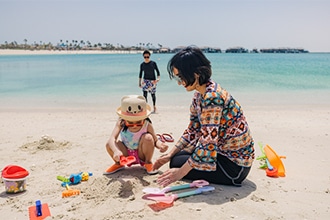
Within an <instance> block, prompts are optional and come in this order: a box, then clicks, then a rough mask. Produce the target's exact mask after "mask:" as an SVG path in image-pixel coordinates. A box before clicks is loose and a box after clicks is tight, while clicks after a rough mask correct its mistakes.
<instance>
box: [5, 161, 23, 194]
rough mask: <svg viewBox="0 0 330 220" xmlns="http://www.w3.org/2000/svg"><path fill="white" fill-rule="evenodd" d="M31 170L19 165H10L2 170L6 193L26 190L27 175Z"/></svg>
mask: <svg viewBox="0 0 330 220" xmlns="http://www.w3.org/2000/svg"><path fill="white" fill-rule="evenodd" d="M28 175H29V172H28V171H27V170H26V169H24V168H23V167H20V166H17V165H8V166H6V167H5V168H3V170H2V179H3V180H4V183H5V189H6V193H19V192H23V191H25V190H26V177H27V176H28Z"/></svg>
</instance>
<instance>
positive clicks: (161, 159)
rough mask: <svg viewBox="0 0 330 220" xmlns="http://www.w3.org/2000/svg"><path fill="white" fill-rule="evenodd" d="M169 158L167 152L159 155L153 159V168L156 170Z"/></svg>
mask: <svg viewBox="0 0 330 220" xmlns="http://www.w3.org/2000/svg"><path fill="white" fill-rule="evenodd" d="M170 160H171V157H170V156H169V155H168V154H166V155H163V156H161V157H160V158H158V159H157V160H156V161H155V163H154V170H158V169H159V168H160V167H161V166H163V165H164V164H166V163H167V162H169V161H170Z"/></svg>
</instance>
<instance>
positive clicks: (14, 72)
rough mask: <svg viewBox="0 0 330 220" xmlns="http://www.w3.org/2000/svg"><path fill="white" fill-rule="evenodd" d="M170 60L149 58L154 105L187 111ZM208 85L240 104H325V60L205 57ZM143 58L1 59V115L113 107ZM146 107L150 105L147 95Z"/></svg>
mask: <svg viewBox="0 0 330 220" xmlns="http://www.w3.org/2000/svg"><path fill="white" fill-rule="evenodd" d="M172 56H173V54H152V56H151V59H152V60H154V61H156V62H157V64H158V67H159V69H160V71H161V81H160V82H159V85H158V87H157V104H158V105H159V106H172V105H174V106H177V105H180V106H186V105H189V104H190V100H191V97H192V93H188V92H186V91H185V89H184V88H183V87H182V86H178V85H177V83H176V82H175V81H171V80H170V79H169V77H168V73H167V70H166V67H167V62H168V61H169V59H170V58H171V57H172ZM206 56H207V57H208V58H209V59H210V60H211V63H212V68H213V77H212V78H213V79H214V80H216V81H217V82H218V83H220V84H221V85H222V87H224V88H225V89H227V90H228V91H229V92H230V93H231V94H232V95H233V96H234V97H236V98H237V99H238V100H239V102H240V103H241V104H243V103H244V105H265V104H267V105H283V104H285V105H288V104H293V105H296V104H307V105H314V104H330V53H307V54H228V53H226V54H225V53H222V54H211V53H210V54H206ZM142 61H143V59H142V55H141V54H70V55H69V54H63V55H62V54H61V55H1V56H0V101H1V102H0V108H2V109H5V108H12V107H23V108H28V107H32V108H38V107H49V108H53V107H54V108H56V107H59V108H60V107H78V108H79V107H100V108H102V107H110V108H111V107H112V106H117V105H119V103H120V97H121V96H122V95H126V94H142V92H141V89H140V88H139V87H138V74H139V65H140V63H141V62H142ZM149 99H150V100H149V103H151V102H150V101H151V98H150V96H149Z"/></svg>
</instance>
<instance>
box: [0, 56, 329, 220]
mask: <svg viewBox="0 0 330 220" xmlns="http://www.w3.org/2000/svg"><path fill="white" fill-rule="evenodd" d="M21 52H22V51H21ZM25 52H26V54H44V53H46V52H40V51H38V52H33V51H25ZM61 52H62V51H61ZM78 52H83V51H78ZM17 53H18V51H8V50H0V54H7V55H10V54H17ZM50 54H54V52H53V53H50ZM182 95H187V97H190V95H192V94H187V93H185V92H184V91H182V94H181V96H182ZM323 96H324V97H323ZM323 96H322V97H323V98H322V97H319V99H322V100H323V103H324V100H325V101H326V100H327V97H328V96H327V95H326V94H323ZM245 97H248V94H247V96H245ZM283 97H284V96H281V97H280V98H283ZM285 97H286V98H287V99H288V100H287V101H286V102H284V103H286V104H285V105H279V104H277V103H276V100H269V101H268V102H267V103H268V104H266V102H265V101H261V100H259V99H257V98H255V97H254V98H255V99H253V100H252V99H251V98H250V100H245V99H244V96H243V97H242V98H239V100H240V102H241V104H242V106H243V109H244V112H245V115H246V117H247V119H248V123H249V125H250V128H251V132H252V135H253V138H254V140H255V151H256V157H258V156H260V155H261V151H260V148H259V146H258V143H259V142H261V143H262V144H263V145H266V144H268V145H270V146H271V147H272V148H273V149H274V150H275V151H276V152H277V153H278V154H279V155H281V156H286V159H283V163H284V166H285V169H286V173H285V174H286V176H285V177H279V178H271V177H267V176H266V172H265V170H262V169H260V168H259V166H260V163H259V161H258V160H255V161H254V164H253V167H252V169H251V172H250V175H249V176H248V178H247V180H245V181H244V182H243V185H242V187H233V186H223V185H216V184H211V185H212V186H214V187H215V190H214V191H213V192H212V193H205V194H202V195H196V196H191V197H187V198H180V199H178V200H176V201H175V202H174V203H173V206H171V207H167V208H164V209H162V210H156V209H155V202H152V201H149V200H144V199H142V196H143V192H142V190H143V189H144V188H145V187H159V186H158V185H157V184H156V182H155V180H156V178H157V176H158V175H148V174H147V173H146V172H145V170H143V169H142V168H141V167H139V166H133V167H130V168H126V169H125V170H122V171H120V172H118V173H115V174H113V175H103V172H104V170H105V169H106V168H107V167H109V166H110V165H112V164H113V161H112V160H111V158H110V157H109V156H108V154H107V152H106V150H105V143H106V141H107V140H108V138H109V136H110V133H111V131H112V129H113V127H114V125H115V122H116V120H117V115H116V113H115V109H116V108H117V105H116V106H114V105H111V104H108V105H102V106H101V105H97V106H90V105H88V104H85V105H79V106H72V105H68V106H63V105H58V106H56V103H52V104H49V103H48V104H47V100H46V101H45V102H44V103H43V105H35V104H33V102H29V101H28V102H29V105H25V104H22V103H23V102H24V101H25V100H22V102H20V101H17V100H16V101H15V100H14V101H13V102H7V101H8V100H7V101H6V100H3V102H2V103H0V121H1V123H0V130H1V132H0V169H1V170H2V169H3V168H4V167H6V166H7V165H10V164H16V165H19V166H21V167H24V168H25V169H27V170H28V171H29V173H30V174H29V176H28V177H27V179H26V183H27V188H26V189H27V190H26V191H25V192H23V193H17V194H7V193H6V192H5V186H4V182H3V180H2V179H1V182H0V183H1V184H0V215H1V216H6V218H7V219H19V220H21V219H28V218H29V211H28V209H29V207H31V206H34V205H35V201H36V200H41V202H42V203H43V204H46V203H47V204H48V207H49V210H50V213H51V216H50V217H48V218H47V219H65V220H74V219H100V220H106V219H147V220H149V219H150V220H157V219H206V220H211V219H212V220H213V219H247V220H249V219H251V220H252V219H265V220H275V219H328V218H329V216H330V202H329V201H330V200H329V196H330V171H329V170H328V169H327V166H329V165H330V163H329V160H328V155H329V154H330V148H329V147H328V143H329V142H330V137H329V135H330V104H329V102H325V104H314V105H308V104H302V103H304V99H300V101H298V100H295V99H294V97H289V98H288V96H287V95H286V96H285ZM162 98H163V97H162V95H161V94H160V99H162ZM174 98H175V97H174ZM315 98H317V97H315ZM8 99H10V98H8ZM163 99H165V97H164V98H163ZM313 101H314V102H313V103H318V102H317V101H315V100H313ZM25 102H26V101H25ZM6 103H11V104H6ZM13 103H14V104H13ZM15 103H16V104H15ZM118 103H119V101H118ZM269 103H270V104H269ZM319 103H322V102H319ZM181 104H182V106H181V107H177V106H169V105H167V104H164V103H163V104H160V105H159V106H158V111H159V112H158V113H157V114H152V115H151V116H150V118H151V120H152V122H153V125H154V128H155V131H156V133H169V134H171V135H172V136H173V137H174V139H175V141H176V140H178V138H179V137H180V135H181V134H182V132H183V130H184V129H185V128H186V126H187V123H188V120H189V100H187V105H185V102H184V103H181ZM16 105H17V106H16ZM45 136H46V137H48V138H49V140H53V141H49V142H47V141H46V142H45V141H43V137H45ZM168 144H169V146H170V148H172V147H173V146H174V143H168ZM159 156H161V154H160V152H159V151H157V150H156V151H155V154H154V157H153V158H154V160H155V159H156V158H158V157H159ZM166 169H168V165H164V166H163V167H162V168H161V170H160V171H161V172H163V171H165V170H166ZM80 172H91V173H93V175H92V176H91V177H89V180H88V181H84V182H81V183H80V184H78V185H74V186H72V188H73V189H78V190H80V191H81V193H80V195H77V196H74V197H68V198H62V192H63V191H64V190H65V188H64V187H62V186H61V181H59V180H57V178H56V177H57V176H58V175H60V176H65V177H69V176H70V174H75V173H80ZM190 182H191V181H187V180H181V181H177V182H176V183H175V184H173V185H178V184H183V183H190Z"/></svg>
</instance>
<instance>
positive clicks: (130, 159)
mask: <svg viewBox="0 0 330 220" xmlns="http://www.w3.org/2000/svg"><path fill="white" fill-rule="evenodd" d="M135 161H136V158H135V157H134V156H127V157H125V156H123V155H122V156H120V165H122V166H125V165H127V166H129V165H130V164H132V163H134V162H135Z"/></svg>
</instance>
